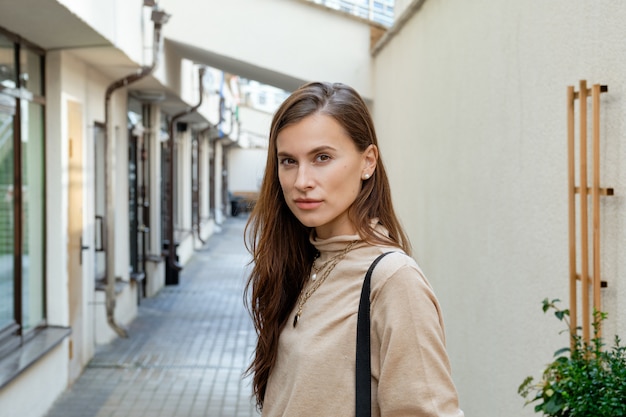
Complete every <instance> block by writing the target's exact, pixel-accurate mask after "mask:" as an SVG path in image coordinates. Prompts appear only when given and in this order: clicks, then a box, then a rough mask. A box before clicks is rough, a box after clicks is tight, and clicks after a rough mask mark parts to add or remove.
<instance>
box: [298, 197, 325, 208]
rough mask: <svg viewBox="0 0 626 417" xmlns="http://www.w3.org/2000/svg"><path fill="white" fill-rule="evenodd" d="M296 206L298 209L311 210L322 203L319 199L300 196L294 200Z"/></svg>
mask: <svg viewBox="0 0 626 417" xmlns="http://www.w3.org/2000/svg"><path fill="white" fill-rule="evenodd" d="M295 203H296V207H298V208H299V209H300V210H313V209H316V208H318V207H319V206H321V205H322V201H321V200H312V199H308V198H301V199H297V200H295Z"/></svg>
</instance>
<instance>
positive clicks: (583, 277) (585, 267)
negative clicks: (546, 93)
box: [578, 80, 590, 341]
mask: <svg viewBox="0 0 626 417" xmlns="http://www.w3.org/2000/svg"><path fill="white" fill-rule="evenodd" d="M587 96H588V92H587V81H585V80H581V81H580V91H579V92H578V97H579V103H578V104H579V105H580V113H579V114H580V155H579V158H580V173H579V174H580V250H581V272H580V282H581V296H582V320H581V322H582V328H583V340H585V341H589V325H590V324H589V224H588V215H589V214H588V206H587V204H588V198H587V195H588V190H587Z"/></svg>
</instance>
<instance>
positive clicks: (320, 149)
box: [276, 145, 337, 157]
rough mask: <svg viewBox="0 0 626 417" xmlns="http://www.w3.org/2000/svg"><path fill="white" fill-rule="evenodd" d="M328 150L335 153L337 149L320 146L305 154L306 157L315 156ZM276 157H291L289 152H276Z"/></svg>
mask: <svg viewBox="0 0 626 417" xmlns="http://www.w3.org/2000/svg"><path fill="white" fill-rule="evenodd" d="M328 150H331V151H336V150H337V149H336V148H333V147H332V146H330V145H322V146H318V147H317V148H313V149H311V150H310V151H309V152H307V155H315V154H317V153H320V152H323V151H328ZM276 156H278V157H285V156H288V157H291V156H293V155H291V154H290V153H289V152H277V153H276Z"/></svg>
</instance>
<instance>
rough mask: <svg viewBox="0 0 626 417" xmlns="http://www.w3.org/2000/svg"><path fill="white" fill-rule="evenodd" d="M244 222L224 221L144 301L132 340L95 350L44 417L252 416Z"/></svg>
mask: <svg viewBox="0 0 626 417" xmlns="http://www.w3.org/2000/svg"><path fill="white" fill-rule="evenodd" d="M245 220H246V219H245V218H243V217H235V218H229V219H228V220H227V221H226V222H225V224H224V225H223V226H222V230H221V232H219V233H216V234H214V235H213V236H212V237H211V239H210V240H209V241H208V242H207V244H206V245H205V246H204V247H203V248H202V249H201V250H199V251H198V252H197V253H196V255H195V256H194V257H193V259H192V260H191V261H190V262H189V264H188V265H187V266H186V267H185V268H184V269H183V270H182V272H181V276H180V284H179V285H177V286H168V287H165V288H164V289H163V290H161V291H160V293H159V294H158V295H157V296H155V297H153V298H150V299H143V300H142V302H141V305H140V307H139V314H138V317H137V319H136V320H134V321H133V323H132V324H131V325H130V326H129V329H128V330H129V334H130V337H129V338H128V339H117V340H115V341H114V342H113V343H111V344H109V345H105V346H102V347H99V348H98V350H97V352H96V355H95V357H94V358H93V360H92V361H91V362H90V363H89V365H88V366H87V368H86V369H85V371H84V373H83V375H81V377H80V378H79V379H78V381H77V382H76V383H75V384H74V385H73V387H72V388H70V389H69V390H68V391H67V392H66V393H65V394H64V395H62V396H61V398H59V400H57V402H56V403H55V405H54V406H53V408H52V409H51V410H50V411H49V412H48V414H47V417H200V416H202V417H252V416H257V415H258V413H257V412H256V411H255V407H254V405H253V403H252V400H251V387H250V381H249V379H242V373H243V371H244V369H245V368H246V367H247V365H248V363H249V359H250V357H251V354H252V351H253V348H254V343H255V333H254V330H253V328H252V323H251V320H250V318H249V316H248V313H247V311H246V310H245V308H244V306H243V296H242V291H243V285H244V282H245V275H246V274H245V272H246V269H247V266H246V265H247V263H248V260H249V254H248V253H247V252H246V250H245V247H244V246H243V228H244V225H245Z"/></svg>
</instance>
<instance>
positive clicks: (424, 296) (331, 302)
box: [263, 236, 463, 417]
mask: <svg viewBox="0 0 626 417" xmlns="http://www.w3.org/2000/svg"><path fill="white" fill-rule="evenodd" d="M355 239H358V236H338V237H333V238H330V239H326V240H312V243H313V244H314V245H315V246H316V247H317V249H318V250H319V251H320V258H319V260H318V263H319V264H320V265H321V264H322V263H323V262H324V261H325V260H326V259H328V258H329V257H331V256H333V255H336V254H338V253H340V252H341V251H342V250H343V248H345V246H346V245H347V244H348V243H349V242H351V241H353V240H355ZM390 250H395V251H398V249H394V248H385V247H378V246H370V245H368V244H365V243H363V242H359V243H358V244H357V246H355V248H354V249H353V250H352V251H351V252H349V253H348V255H347V256H346V257H345V258H344V259H343V260H342V261H341V262H339V263H338V264H337V266H336V267H335V269H334V270H333V271H332V272H331V274H330V275H329V276H328V278H327V279H326V281H325V282H324V283H323V284H322V285H321V286H320V287H319V288H318V289H317V291H316V292H315V293H314V294H313V295H312V296H311V297H310V298H309V300H308V301H307V302H306V304H305V305H304V308H303V311H302V315H301V317H300V320H299V321H298V325H297V326H296V327H295V328H294V327H293V325H292V323H293V316H294V315H295V310H294V311H293V312H292V313H291V316H290V318H289V319H288V320H287V324H286V326H285V328H284V329H283V331H282V333H281V335H280V340H279V346H278V357H277V361H276V365H275V367H274V369H272V371H271V374H270V378H269V381H268V385H267V391H266V395H265V401H264V408H263V416H264V417H276V416H284V417H300V416H301V417H318V416H319V417H353V416H354V415H355V409H354V402H355V389H354V384H355V376H354V373H355V346H356V320H357V310H358V305H359V297H360V293H361V286H362V284H363V279H364V277H365V273H366V272H367V269H368V268H369V266H370V264H371V262H372V261H373V260H374V259H375V258H376V257H377V256H378V255H379V254H381V253H383V252H388V251H390ZM371 286H372V289H371V349H372V416H374V417H377V416H383V417H392V416H393V417H400V416H412V417H463V412H462V411H461V410H460V409H459V405H458V399H457V393H456V389H455V387H454V384H453V382H452V378H451V375H450V365H449V361H448V356H447V354H446V350H445V341H444V330H443V321H442V317H441V311H440V308H439V304H438V302H437V299H436V298H435V295H434V293H433V291H432V288H431V287H430V285H429V284H428V282H427V281H426V278H425V277H424V275H423V274H422V272H421V271H420V269H419V267H418V266H417V264H416V263H415V261H413V259H411V258H410V257H408V256H406V255H405V254H402V253H394V254H390V255H388V256H386V257H385V258H383V260H382V261H381V262H380V263H379V264H378V265H377V266H376V269H375V270H374V273H373V275H372V283H371ZM296 308H297V307H296Z"/></svg>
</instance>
